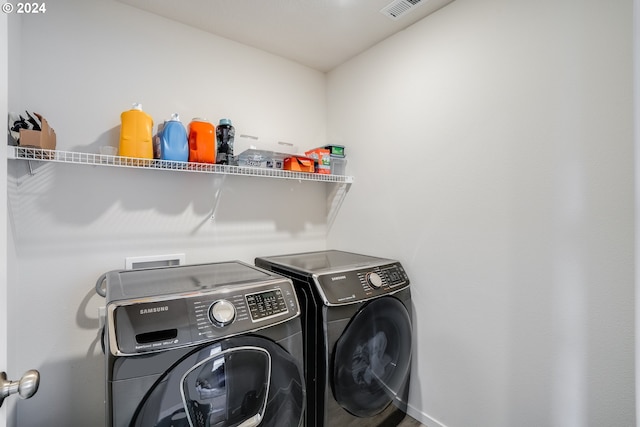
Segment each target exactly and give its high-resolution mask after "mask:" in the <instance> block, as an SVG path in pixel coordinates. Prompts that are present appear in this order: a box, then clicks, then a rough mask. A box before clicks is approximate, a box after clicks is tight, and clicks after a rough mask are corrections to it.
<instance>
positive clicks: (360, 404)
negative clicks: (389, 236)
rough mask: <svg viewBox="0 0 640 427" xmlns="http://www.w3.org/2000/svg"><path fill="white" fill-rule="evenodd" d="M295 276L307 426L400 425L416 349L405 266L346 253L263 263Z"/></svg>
mask: <svg viewBox="0 0 640 427" xmlns="http://www.w3.org/2000/svg"><path fill="white" fill-rule="evenodd" d="M255 263H256V265H257V266H259V267H262V268H265V269H269V270H271V271H273V272H277V273H279V274H282V275H284V276H287V277H290V278H291V279H292V280H293V282H294V285H295V288H296V291H297V295H298V298H299V301H300V304H301V306H302V319H303V330H304V337H305V339H304V341H305V352H304V353H305V377H306V383H307V398H308V400H307V426H308V427H324V426H346V425H366V426H395V425H397V424H398V423H400V421H402V419H403V418H404V416H405V413H406V409H407V400H408V393H409V381H410V371H411V348H412V342H411V340H412V333H411V328H412V323H411V292H410V289H409V278H408V276H407V274H406V272H405V270H404V268H403V267H402V265H401V264H400V263H399V262H398V261H394V260H390V259H385V258H378V257H372V256H367V255H361V254H355V253H350V252H344V251H336V250H329V251H320V252H308V253H302V254H293V255H279V256H268V257H260V258H256V260H255Z"/></svg>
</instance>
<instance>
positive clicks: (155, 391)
mask: <svg viewBox="0 0 640 427" xmlns="http://www.w3.org/2000/svg"><path fill="white" fill-rule="evenodd" d="M303 409H304V381H303V379H302V374H301V369H300V367H299V366H298V364H297V363H296V361H295V360H294V359H293V357H292V356H291V355H290V354H289V353H288V352H286V351H285V350H284V349H283V348H282V347H280V346H279V345H278V344H276V343H274V342H272V341H269V340H267V339H265V338H260V337H250V336H240V337H235V338H230V339H226V340H223V341H220V342H217V343H213V344H210V345H207V346H206V347H201V348H199V349H197V350H195V351H194V352H192V353H190V354H189V355H187V356H186V357H184V358H183V359H182V360H180V361H177V363H176V364H175V365H173V367H172V368H171V369H170V370H169V371H168V372H166V373H165V374H164V375H163V376H162V377H161V378H160V379H159V380H158V382H157V383H156V384H155V385H154V387H152V389H151V391H150V392H149V393H148V394H147V395H146V396H145V398H144V400H143V401H142V402H141V404H140V406H139V407H138V410H137V411H136V414H135V416H134V420H133V421H132V423H131V425H132V426H141V427H142V426H144V427H147V426H158V427H165V426H166V427H179V426H180V427H182V426H189V427H236V426H238V427H253V426H257V425H260V426H274V427H275V426H291V427H298V426H300V425H301V423H302V415H303Z"/></svg>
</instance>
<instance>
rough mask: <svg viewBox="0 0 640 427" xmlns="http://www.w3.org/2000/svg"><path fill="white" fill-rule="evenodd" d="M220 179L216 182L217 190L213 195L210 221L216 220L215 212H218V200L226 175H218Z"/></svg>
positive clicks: (220, 196)
mask: <svg viewBox="0 0 640 427" xmlns="http://www.w3.org/2000/svg"><path fill="white" fill-rule="evenodd" d="M220 176H221V178H220V180H219V182H217V183H216V184H217V188H216V189H215V191H214V193H213V207H212V208H211V221H213V220H215V219H216V211H217V210H218V205H219V204H220V199H221V198H222V190H223V189H224V184H225V181H226V179H227V175H220Z"/></svg>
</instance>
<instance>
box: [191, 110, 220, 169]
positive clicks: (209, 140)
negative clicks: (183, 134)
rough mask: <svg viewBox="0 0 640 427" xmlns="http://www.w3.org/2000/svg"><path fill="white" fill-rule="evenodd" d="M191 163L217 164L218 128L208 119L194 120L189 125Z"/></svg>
mask: <svg viewBox="0 0 640 427" xmlns="http://www.w3.org/2000/svg"><path fill="white" fill-rule="evenodd" d="M189 161H190V162H197V163H215V162H216V128H215V126H213V125H212V124H211V123H209V122H208V121H207V120H206V119H200V118H194V119H193V120H191V123H189Z"/></svg>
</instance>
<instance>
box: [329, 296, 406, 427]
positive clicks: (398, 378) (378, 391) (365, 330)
mask: <svg viewBox="0 0 640 427" xmlns="http://www.w3.org/2000/svg"><path fill="white" fill-rule="evenodd" d="M410 365H411V318H410V316H409V312H408V311H407V309H406V308H405V307H404V305H403V304H402V303H401V302H400V301H399V300H398V299H396V298H394V297H390V296H389V297H382V298H378V299H375V300H373V301H372V302H370V303H369V304H367V305H365V306H364V307H363V308H362V310H360V311H359V312H358V313H356V315H355V316H353V318H352V319H351V321H350V322H349V325H348V326H347V327H346V328H345V330H344V332H343V334H342V335H341V336H340V338H339V339H338V341H337V342H336V346H335V349H334V356H333V383H332V385H333V393H334V397H335V399H336V401H337V402H338V404H340V406H342V407H343V408H344V409H346V410H347V411H349V412H350V413H352V414H353V415H356V416H358V417H371V416H374V415H376V414H378V413H380V412H382V411H383V410H384V409H385V408H386V407H387V406H388V405H389V404H390V403H391V402H392V401H393V400H394V399H396V398H397V399H400V400H403V399H406V397H407V396H406V395H405V394H406V393H405V390H406V386H407V385H408V379H409V373H410V369H411V366H410ZM404 404H406V402H404Z"/></svg>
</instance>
